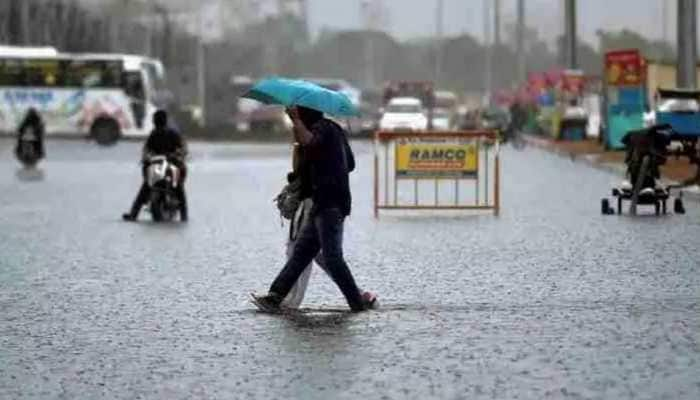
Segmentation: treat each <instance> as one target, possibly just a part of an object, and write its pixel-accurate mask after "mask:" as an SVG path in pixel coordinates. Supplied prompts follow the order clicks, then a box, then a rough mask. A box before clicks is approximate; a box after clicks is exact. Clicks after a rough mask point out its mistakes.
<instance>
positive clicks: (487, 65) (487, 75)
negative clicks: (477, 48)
mask: <svg viewBox="0 0 700 400" xmlns="http://www.w3.org/2000/svg"><path fill="white" fill-rule="evenodd" d="M490 5H491V0H484V1H483V7H484V52H485V53H486V54H485V57H484V102H485V103H486V104H490V103H491V79H492V74H491V9H490Z"/></svg>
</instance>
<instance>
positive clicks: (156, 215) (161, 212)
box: [146, 155, 180, 222]
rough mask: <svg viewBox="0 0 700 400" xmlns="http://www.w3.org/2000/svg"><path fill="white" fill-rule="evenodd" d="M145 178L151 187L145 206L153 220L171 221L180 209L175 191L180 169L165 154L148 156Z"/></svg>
mask: <svg viewBox="0 0 700 400" xmlns="http://www.w3.org/2000/svg"><path fill="white" fill-rule="evenodd" d="M146 178H147V182H148V186H149V187H150V189H151V198H150V199H149V202H148V205H147V207H148V209H149V211H150V212H151V217H152V218H153V221H155V222H169V221H172V220H173V219H174V218H175V215H176V214H177V213H178V212H179V210H180V200H179V198H178V196H177V193H176V191H177V190H178V185H179V182H180V169H179V168H178V167H177V166H176V165H175V164H174V163H173V162H172V161H170V159H169V158H168V157H167V156H162V155H159V156H152V157H150V158H148V167H147V170H146Z"/></svg>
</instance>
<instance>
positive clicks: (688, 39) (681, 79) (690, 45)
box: [676, 0, 698, 89]
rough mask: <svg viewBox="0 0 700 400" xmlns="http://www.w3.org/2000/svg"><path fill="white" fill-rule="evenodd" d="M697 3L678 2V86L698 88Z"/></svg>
mask: <svg viewBox="0 0 700 400" xmlns="http://www.w3.org/2000/svg"><path fill="white" fill-rule="evenodd" d="M696 18H697V3H696V0H678V64H677V66H676V86H678V87H679V88H686V89H695V88H696V87H697V76H696V65H697V60H698V54H697V42H698V35H697V34H698V32H697V22H696Z"/></svg>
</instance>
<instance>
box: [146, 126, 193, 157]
mask: <svg viewBox="0 0 700 400" xmlns="http://www.w3.org/2000/svg"><path fill="white" fill-rule="evenodd" d="M143 151H144V154H147V153H151V154H155V155H166V156H167V155H171V154H173V153H181V155H182V156H184V155H185V153H186V151H187V147H186V145H185V141H184V140H183V139H182V136H180V134H179V133H177V132H176V131H175V130H173V129H170V128H156V129H154V130H153V131H152V132H151V134H150V135H149V136H148V140H146V143H145V144H144V146H143Z"/></svg>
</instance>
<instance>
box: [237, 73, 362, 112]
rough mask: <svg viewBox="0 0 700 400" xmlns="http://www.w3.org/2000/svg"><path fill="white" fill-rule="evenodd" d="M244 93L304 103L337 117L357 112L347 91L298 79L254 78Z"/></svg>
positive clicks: (255, 97)
mask: <svg viewBox="0 0 700 400" xmlns="http://www.w3.org/2000/svg"><path fill="white" fill-rule="evenodd" d="M243 97H245V98H248V99H253V100H257V101H259V102H262V103H265V104H278V105H283V106H286V107H291V106H303V107H307V108H312V109H314V110H317V111H321V112H323V113H326V114H329V115H333V116H336V117H351V116H357V115H359V111H358V109H357V107H355V106H354V105H353V104H352V102H351V101H350V99H349V98H348V97H347V96H346V95H344V94H342V93H340V92H335V91H333V90H329V89H326V88H324V87H322V86H319V85H316V84H315V83H311V82H307V81H303V80H297V79H285V78H277V77H273V78H266V79H263V80H261V81H259V82H257V83H256V84H255V85H254V86H253V87H252V88H251V89H250V90H249V91H248V92H247V93H246V94H244V95H243Z"/></svg>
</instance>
